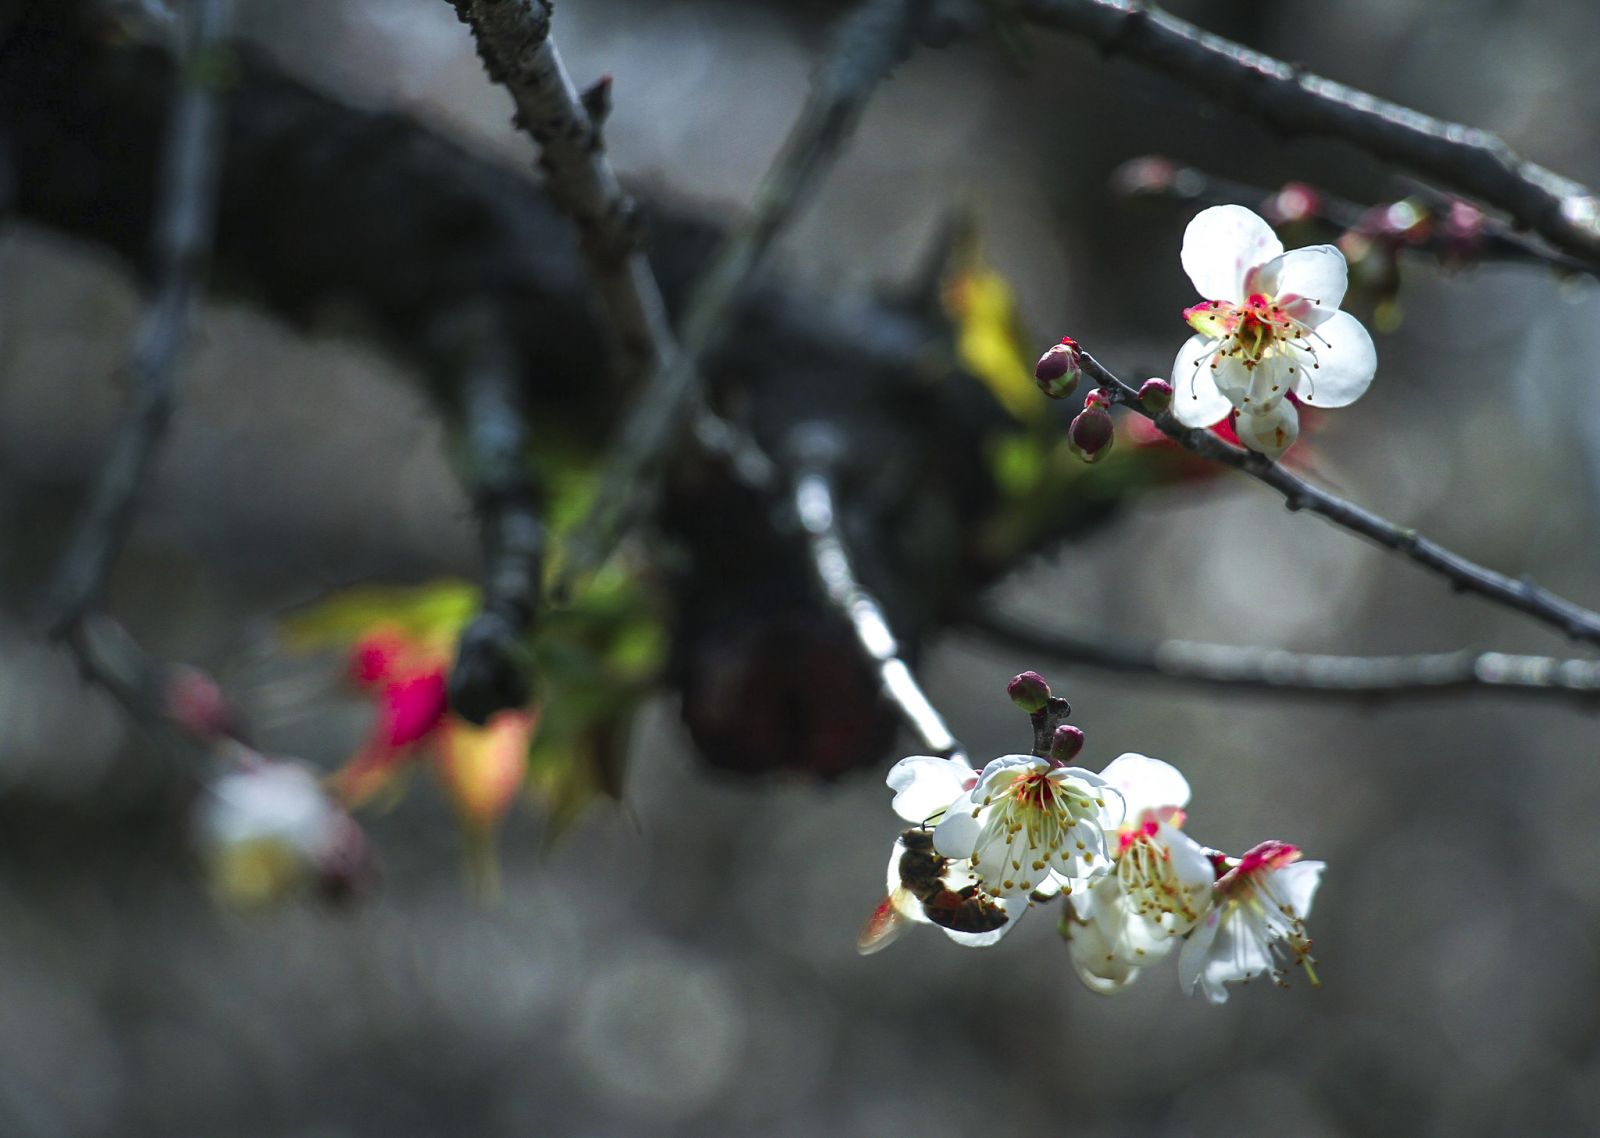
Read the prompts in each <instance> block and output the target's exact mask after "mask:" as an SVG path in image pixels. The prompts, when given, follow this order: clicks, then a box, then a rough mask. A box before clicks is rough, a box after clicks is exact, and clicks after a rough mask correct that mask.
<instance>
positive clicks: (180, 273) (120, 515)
mask: <svg viewBox="0 0 1600 1138" xmlns="http://www.w3.org/2000/svg"><path fill="white" fill-rule="evenodd" d="M187 11H188V19H187V21H186V26H185V31H184V40H185V44H184V49H183V65H182V67H181V69H180V71H179V74H178V76H177V77H176V79H175V81H174V90H173V93H172V103H171V110H170V113H169V117H168V124H167V137H166V144H165V150H164V153H163V157H162V164H161V171H160V176H159V177H160V180H159V182H158V187H157V205H156V213H155V220H154V233H153V234H152V237H151V252H152V257H151V266H150V279H149V285H148V287H149V290H150V297H149V299H148V301H147V302H146V304H145V308H144V312H143V314H142V315H141V317H140V319H139V325H138V329H137V330H136V332H135V333H134V341H133V350H132V353H131V354H130V356H129V358H128V362H127V366H126V375H127V377H128V380H129V382H130V383H131V385H132V388H133V393H132V404H131V406H130V407H129V408H128V411H127V414H126V416H125V417H124V418H123V420H122V422H121V423H120V424H119V425H118V427H117V431H116V434H115V436H114V438H113V439H112V443H111V453H110V454H109V455H108V456H107V457H106V460H105V463H104V464H103V465H102V466H101V468H100V473H99V476H98V478H97V479H96V480H95V483H94V486H93V487H92V488H91V490H90V492H89V501H88V504H87V505H86V506H85V507H84V511H83V514H82V515H81V517H80V518H79V519H78V524H77V527H76V528H75V530H74V531H73V534H72V537H71V538H70V539H69V541H68V544H67V548H66V551H65V552H64V553H63V554H62V556H61V559H60V562H59V563H58V565H57V567H56V572H55V577H54V580H53V581H52V583H51V585H50V589H49V594H48V596H47V598H46V605H47V609H48V612H47V618H48V620H49V626H50V630H51V632H52V633H53V634H55V635H57V636H66V634H67V633H68V631H69V630H70V629H71V628H72V627H73V625H75V624H76V623H77V622H78V621H79V620H81V619H82V618H83V617H84V616H85V614H87V613H88V612H89V611H90V610H91V609H93V608H95V607H97V606H99V605H100V603H101V602H102V601H103V600H104V597H105V590H106V582H107V579H108V578H109V577H110V575H111V567H112V565H113V564H114V563H115V561H116V559H117V554H118V553H119V552H120V551H121V549H122V545H123V542H124V541H125V540H126V539H127V536H128V530H129V528H130V527H131V526H132V524H133V515H134V511H135V509H136V507H137V505H138V497H139V493H140V491H141V490H142V489H143V487H144V485H145V483H146V482H147V481H148V479H149V475H150V469H151V467H152V465H153V464H154V462H155V459H156V456H157V454H158V453H159V451H160V448H161V441H162V439H163V437H164V436H165V435H166V430H167V424H168V423H169V421H170V420H171V418H172V412H173V404H174V402H175V399H176V392H175V386H176V371H177V366H178V360H179V357H180V356H181V355H182V352H183V348H184V344H185V341H186V340H187V339H188V333H189V325H190V321H191V319H192V317H193V310H194V305H195V300H196V298H197V297H198V296H199V295H200V294H201V293H202V292H203V291H204V288H205V276H206V264H207V261H208V260H209V258H210V251H211V243H212V239H213V234H214V229H215V219H216V191H217V182H218V171H219V169H220V166H221V159H220V153H221V150H222V124H223V118H224V115H223V109H222V107H221V105H220V102H221V100H220V99H219V97H218V96H219V94H220V92H221V89H222V88H223V87H224V86H226V85H228V84H231V83H232V73H231V67H230V64H229V62H228V56H227V54H226V53H227V48H226V46H225V40H226V38H227V36H228V32H229V28H230V25H231V22H232V0H195V3H193V4H192V5H190V6H189V8H188V9H187ZM5 180H7V181H9V179H5ZM5 196H6V197H8V198H9V194H7V195H5ZM69 641H70V642H73V643H76V638H69Z"/></svg>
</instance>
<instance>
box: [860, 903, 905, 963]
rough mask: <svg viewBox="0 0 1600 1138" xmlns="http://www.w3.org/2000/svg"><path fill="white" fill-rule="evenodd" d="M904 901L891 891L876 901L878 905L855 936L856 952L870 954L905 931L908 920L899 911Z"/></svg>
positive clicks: (885, 945)
mask: <svg viewBox="0 0 1600 1138" xmlns="http://www.w3.org/2000/svg"><path fill="white" fill-rule="evenodd" d="M896 892H903V890H896ZM904 903H905V901H904V899H897V898H896V897H895V895H894V894H893V893H891V894H889V896H887V897H885V898H884V899H883V900H882V901H879V902H878V907H877V908H876V909H874V910H872V916H870V917H868V918H867V923H866V924H864V925H862V926H861V932H860V933H859V934H857V936H856V951H857V952H859V953H860V954H861V955H862V956H871V955H872V954H873V953H874V952H878V951H879V950H881V949H885V948H888V947H889V946H890V945H891V944H893V943H894V942H895V941H896V940H897V939H898V938H899V936H900V934H901V933H903V932H905V931H906V925H907V924H908V923H909V922H908V921H907V920H906V919H905V918H904V917H903V916H902V915H901V911H900V910H901V906H902V905H903V904H904Z"/></svg>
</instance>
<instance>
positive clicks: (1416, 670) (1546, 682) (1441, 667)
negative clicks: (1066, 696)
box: [971, 613, 1600, 707]
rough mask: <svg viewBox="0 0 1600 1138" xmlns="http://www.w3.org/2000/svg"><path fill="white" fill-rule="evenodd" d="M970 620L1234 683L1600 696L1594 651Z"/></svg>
mask: <svg viewBox="0 0 1600 1138" xmlns="http://www.w3.org/2000/svg"><path fill="white" fill-rule="evenodd" d="M971 627H972V628H973V629H974V630H975V631H977V632H979V633H982V634H983V635H984V636H986V637H989V638H990V639H992V640H993V641H995V642H996V643H997V644H1000V645H1004V646H1005V647H1007V648H1009V649H1015V650H1021V651H1024V652H1031V653H1037V654H1039V655H1042V656H1046V657H1049V658H1051V659H1054V660H1059V661H1061V662H1063V663H1065V664H1074V665H1078V666H1080V667H1085V668H1095V669H1098V670H1101V671H1107V672H1121V673H1124V674H1128V675H1139V676H1155V677H1160V678H1162V679H1166V680H1173V681H1177V682H1181V683H1190V684H1200V685H1203V686H1208V687H1218V688H1227V689H1233V690H1241V691H1258V692H1270V693H1273V694H1285V695H1287V694H1294V695H1307V696H1318V697H1326V698H1332V699H1357V700H1363V701H1381V700H1388V699H1395V698H1406V697H1415V696H1428V695H1455V694H1459V693H1461V692H1467V691H1500V692H1505V693H1508V694H1515V695H1527V696H1534V697H1539V698H1544V699H1549V700H1553V701H1554V700H1568V701H1573V702H1577V703H1579V704H1581V705H1582V706H1585V707H1594V706H1596V704H1597V703H1600V661H1596V660H1562V659H1558V658H1556V657H1553V656H1518V655H1511V654H1508V653H1505V652H1472V651H1467V650H1462V651H1459V652H1428V653H1419V654H1416V655H1408V656H1329V655H1323V654H1320V653H1302V652H1286V651H1284V650H1282V649H1278V648H1249V647H1241V646H1237V645H1231V644H1203V643H1199V642H1196V641H1192V640H1155V641H1134V640H1126V639H1123V638H1121V637H1118V636H1116V635H1113V634H1108V633H1100V632H1096V633H1073V632H1065V631H1057V630H1054V629H1051V630H1045V629H1041V628H1039V627H1038V626H1037V625H1036V624H1034V623H1032V622H1027V623H1024V622H1023V621H1020V620H1017V619H1016V618H1014V617H1009V616H1005V615H1002V614H999V613H985V614H983V615H981V616H979V617H977V618H976V619H974V620H973V621H972V622H971Z"/></svg>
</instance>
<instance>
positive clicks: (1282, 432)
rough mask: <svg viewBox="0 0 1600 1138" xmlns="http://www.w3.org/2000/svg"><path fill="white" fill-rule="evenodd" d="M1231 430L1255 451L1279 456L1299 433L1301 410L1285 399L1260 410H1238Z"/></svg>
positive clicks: (1270, 455)
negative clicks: (1259, 411)
mask: <svg viewBox="0 0 1600 1138" xmlns="http://www.w3.org/2000/svg"><path fill="white" fill-rule="evenodd" d="M1233 431H1234V434H1236V435H1238V436H1239V441H1240V442H1241V443H1243V444H1244V445H1245V446H1247V447H1249V448H1250V449H1251V450H1253V451H1255V452H1256V453H1257V454H1264V455H1266V456H1267V457H1268V458H1278V457H1279V456H1281V455H1282V454H1283V452H1284V451H1286V450H1288V449H1289V446H1290V444H1292V443H1293V442H1294V441H1295V439H1297V438H1299V437H1300V413H1299V412H1298V411H1296V410H1295V409H1294V404H1293V403H1291V402H1289V401H1288V400H1287V399H1285V400H1283V401H1282V402H1280V403H1278V404H1277V405H1276V406H1274V407H1273V408H1271V409H1270V410H1268V411H1265V412H1263V413H1259V414H1258V413H1256V412H1254V411H1241V412H1240V413H1239V417H1238V418H1237V419H1236V420H1234V424H1233Z"/></svg>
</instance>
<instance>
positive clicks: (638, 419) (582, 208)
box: [451, 0, 769, 597]
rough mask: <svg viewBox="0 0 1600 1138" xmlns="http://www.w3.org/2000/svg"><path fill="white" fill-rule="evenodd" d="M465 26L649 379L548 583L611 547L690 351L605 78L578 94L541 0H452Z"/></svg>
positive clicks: (733, 440)
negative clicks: (667, 298) (660, 277)
mask: <svg viewBox="0 0 1600 1138" xmlns="http://www.w3.org/2000/svg"><path fill="white" fill-rule="evenodd" d="M451 3H452V4H453V5H454V6H455V9H456V13H457V15H458V16H459V17H460V18H461V20H462V21H463V22H464V23H466V24H467V25H468V26H470V27H471V28H472V32H473V37H474V39H475V40H476V42H477V45H478V54H479V56H480V57H481V58H482V59H483V63H484V67H485V68H486V70H487V71H488V73H489V77H490V78H491V79H493V80H494V81H495V82H497V83H499V84H501V85H502V86H503V87H505V88H506V90H507V91H509V92H510V93H511V97H512V99H513V100H514V101H515V103H516V106H517V123H518V125H519V126H521V127H522V128H523V129H524V130H525V131H527V133H528V135H529V137H530V138H532V139H533V141H534V143H535V144H536V145H537V146H538V147H539V164H540V166H541V167H542V168H543V169H544V171H545V173H546V175H547V177H548V187H549V191H550V195H551V197H552V198H553V199H554V200H555V201H556V203H557V204H558V205H559V206H560V207H561V209H562V210H563V211H564V212H566V213H567V214H568V216H570V217H571V218H572V219H573V222H574V223H575V224H576V226H577V228H578V234H579V238H580V244H581V247H582V249H583V253H584V258H585V261H586V262H587V264H588V268H589V273H590V276H591V277H592V278H593V279H594V281H595V283H596V285H597V286H598V288H599V290H600V295H601V299H602V300H603V302H604V303H605V307H606V311H607V313H608V314H609V316H610V318H611V324H612V330H613V331H614V332H615V334H616V336H617V338H618V342H619V344H620V347H621V360H620V364H621V371H622V375H623V379H624V380H625V381H626V383H627V384H628V386H629V387H630V388H631V387H634V386H636V385H637V384H638V383H639V382H640V381H641V380H643V379H645V377H648V382H646V383H645V384H644V387H643V389H642V390H641V391H639V392H638V393H637V394H636V395H634V396H632V400H633V408H634V409H633V412H632V413H631V414H629V415H628V416H627V417H626V418H625V419H624V420H623V423H622V426H621V428H620V430H619V431H618V434H617V438H616V440H615V441H614V443H613V445H612V446H611V448H610V451H609V454H610V456H611V458H610V463H609V465H608V467H607V468H606V470H605V472H604V473H603V475H602V477H601V485H600V488H599V490H598V492H597V493H596V496H595V503H594V506H593V508H592V509H591V511H590V512H589V514H588V515H587V516H586V517H585V518H584V520H583V521H582V522H580V524H579V526H578V528H577V531H576V533H575V534H574V536H573V538H572V539H571V542H570V547H571V548H570V552H569V554H568V556H567V558H566V561H565V564H564V565H563V567H562V572H561V576H560V579H559V580H558V581H557V583H556V585H555V588H554V592H555V594H556V595H557V596H558V597H560V596H564V595H566V594H567V593H568V592H570V589H571V587H572V584H573V582H574V581H575V580H576V579H577V578H579V577H581V576H582V575H584V574H585V573H587V572H588V571H590V570H592V569H594V568H595V567H596V566H597V565H598V564H599V563H600V562H601V561H603V560H604V559H605V558H606V557H607V556H609V554H610V552H611V549H612V547H613V546H614V544H615V540H616V537H617V535H618V534H619V533H620V532H621V531H622V530H623V529H624V528H625V527H626V525H627V524H628V522H629V521H630V520H631V519H632V517H633V516H634V515H635V513H636V512H637V510H638V509H641V508H642V506H640V505H632V506H630V503H639V502H640V501H641V499H642V500H643V501H644V502H648V501H649V500H650V498H651V492H650V487H649V476H650V474H651V473H652V472H653V469H654V465H655V464H656V463H657V462H658V461H659V460H660V458H661V457H662V455H664V454H665V452H666V449H667V446H668V444H669V443H670V442H671V440H672V439H673V437H674V436H675V435H676V433H677V429H678V427H679V425H680V424H681V423H682V422H683V417H684V414H685V413H686V412H687V411H688V409H689V408H691V407H693V406H695V405H696V404H697V403H698V388H699V382H698V376H697V372H696V366H697V362H698V356H697V355H696V354H694V353H689V354H685V352H684V351H683V350H682V349H681V348H680V346H679V344H678V341H677V338H676V337H675V336H674V334H673V331H672V327H671V325H670V323H669V322H668V320H667V312H666V305H665V303H664V302H663V301H662V298H661V289H660V285H659V284H658V283H657V281H656V278H655V275H654V273H653V272H652V271H651V268H650V264H649V261H648V260H647V259H646V257H645V255H644V241H643V237H644V235H643V232H642V230H641V228H640V225H639V222H638V216H637V208H636V206H635V205H634V202H633V199H632V198H630V197H629V196H628V195H627V193H625V192H624V191H623V189H622V186H621V183H619V182H618V180H617V176H616V174H615V172H614V171H613V170H612V168H611V163H610V162H609V161H608V160H607V159H606V156H605V149H604V146H603V144H602V139H601V125H602V123H601V119H602V118H603V115H604V110H605V108H606V107H607V106H608V105H609V96H610V92H609V82H608V81H607V80H602V81H601V85H597V86H596V87H595V88H591V89H590V92H588V93H587V94H580V93H579V91H578V89H577V87H576V85H575V84H574V83H573V81H572V78H571V76H570V75H569V74H568V72H567V69H566V65H565V64H564V63H563V62H562V59H561V53H560V51H559V50H558V48H557V47H556V43H555V40H554V39H553V38H552V37H551V35H550V16H551V11H552V8H553V5H552V4H551V3H549V0H451ZM707 418H708V419H709V420H710V421H708V422H705V423H703V424H701V425H700V430H699V433H698V435H699V437H700V438H701V440H702V442H703V444H707V445H711V444H720V446H719V447H718V450H719V452H720V453H723V454H725V455H728V456H729V457H731V458H733V459H734V461H735V463H736V469H738V470H741V471H744V472H752V471H753V472H755V474H754V475H753V476H755V477H761V476H768V474H769V472H768V469H767V466H766V465H765V464H764V456H761V455H760V454H759V448H755V447H754V444H753V443H751V442H749V441H748V440H744V439H742V438H741V437H740V435H739V432H737V431H736V430H735V429H734V428H733V427H732V426H731V425H729V424H726V423H721V422H720V421H717V420H715V419H714V418H713V417H710V416H709V413H707Z"/></svg>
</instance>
